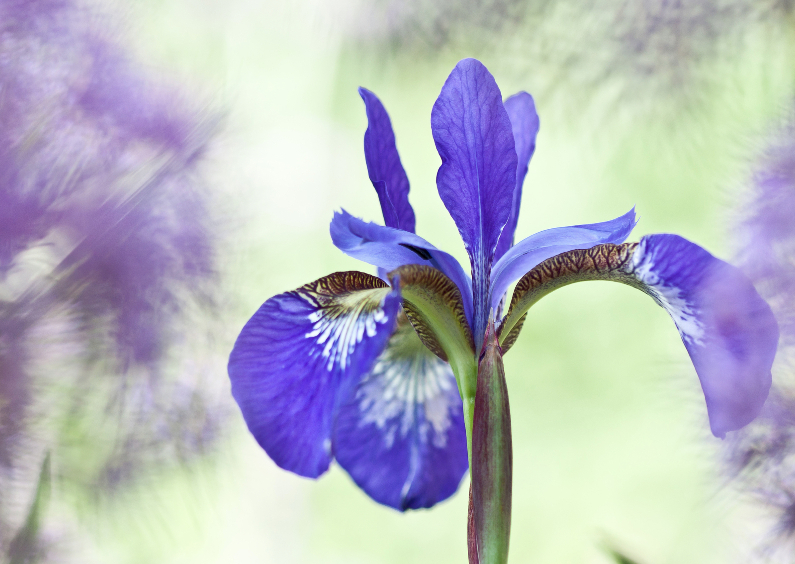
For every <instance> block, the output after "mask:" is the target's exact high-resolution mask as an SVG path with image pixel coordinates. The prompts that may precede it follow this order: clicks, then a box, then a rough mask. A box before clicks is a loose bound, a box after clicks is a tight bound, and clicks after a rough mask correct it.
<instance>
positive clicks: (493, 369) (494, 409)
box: [470, 323, 513, 564]
mask: <svg viewBox="0 0 795 564" xmlns="http://www.w3.org/2000/svg"><path fill="white" fill-rule="evenodd" d="M512 474H513V452H512V448H511V413H510V408H509V406H508V388H507V387H506V384H505V369H504V368H503V364H502V351H501V350H500V346H499V343H498V342H497V335H496V333H495V331H494V325H493V323H489V326H488V328H487V329H486V336H485V339H484V343H483V350H482V353H481V357H480V364H479V366H478V381H477V393H476V396H475V415H474V424H473V432H472V508H473V514H474V534H475V535H476V538H475V539H474V540H475V541H476V542H477V554H478V559H479V563H480V564H504V563H505V562H507V561H508V542H509V539H510V534H511V480H512ZM472 540H473V539H470V544H471V543H472Z"/></svg>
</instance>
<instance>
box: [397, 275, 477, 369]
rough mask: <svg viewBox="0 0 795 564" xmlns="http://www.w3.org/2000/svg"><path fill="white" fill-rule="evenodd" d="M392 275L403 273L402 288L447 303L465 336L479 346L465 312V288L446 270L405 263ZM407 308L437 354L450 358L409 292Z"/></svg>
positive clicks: (413, 323) (414, 325) (471, 347)
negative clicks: (458, 284)
mask: <svg viewBox="0 0 795 564" xmlns="http://www.w3.org/2000/svg"><path fill="white" fill-rule="evenodd" d="M388 276H389V279H390V280H393V279H394V278H395V277H399V280H400V288H401V290H404V289H408V288H409V287H410V288H411V290H409V291H415V292H419V293H421V294H424V297H427V298H429V299H432V300H438V302H440V303H443V304H444V305H445V306H446V307H447V309H448V311H449V313H450V315H451V316H452V317H453V318H454V320H455V321H454V322H455V323H456V324H457V326H458V327H460V329H461V331H462V333H463V338H464V339H465V340H466V342H467V343H468V344H469V347H470V349H472V351H473V352H474V350H475V346H474V341H473V339H472V331H471V330H470V328H469V322H468V321H467V319H466V314H465V313H464V302H463V300H462V298H461V292H460V291H459V289H458V286H456V285H455V282H453V281H452V280H450V278H448V277H447V276H446V275H445V274H444V273H443V272H442V271H440V270H437V269H436V268H433V267H431V266H426V265H421V264H407V265H403V266H401V267H399V268H397V269H395V270H393V271H392V272H390V273H389V274H388ZM403 309H404V311H405V312H406V317H408V319H409V321H411V325H412V326H413V327H414V330H415V331H416V332H417V335H418V336H419V338H420V340H421V341H422V343H423V344H424V345H425V346H426V347H428V349H429V350H430V351H431V352H433V353H434V354H435V355H436V356H438V357H439V358H441V359H442V360H444V361H448V360H449V359H448V358H447V354H446V353H445V352H444V349H443V347H442V344H441V342H440V340H439V337H438V336H437V334H436V332H435V331H434V329H433V327H432V324H431V323H430V321H429V320H428V319H427V316H426V315H425V314H424V313H423V312H422V311H421V310H420V309H419V308H418V307H417V305H416V304H414V303H412V302H411V300H410V299H407V298H406V296H405V295H404V297H403Z"/></svg>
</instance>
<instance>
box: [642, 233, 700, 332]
mask: <svg viewBox="0 0 795 564" xmlns="http://www.w3.org/2000/svg"><path fill="white" fill-rule="evenodd" d="M654 259H655V257H654V256H653V253H649V252H647V249H646V240H645V239H644V240H642V241H641V242H640V245H638V248H637V250H636V251H635V253H634V254H633V256H632V265H633V267H634V274H635V277H636V278H637V279H638V280H640V281H641V282H643V283H644V284H645V285H646V287H647V288H648V289H649V291H650V292H652V294H653V295H654V297H655V298H656V300H657V302H658V303H659V304H660V305H661V306H662V307H663V308H664V309H665V311H667V312H668V315H670V316H671V319H673V320H674V323H675V324H676V328H677V330H678V331H679V335H681V337H682V339H683V340H684V341H685V342H687V343H689V344H692V345H698V346H703V344H704V341H703V338H704V325H703V324H702V323H701V321H700V320H699V319H698V314H699V313H700V312H699V311H698V309H697V308H696V307H695V306H694V305H693V304H692V303H690V302H689V301H687V299H685V297H684V296H683V295H682V290H681V289H679V288H677V287H676V286H668V285H665V284H664V283H663V282H662V280H660V277H659V276H658V275H657V273H656V272H654V270H653V269H654Z"/></svg>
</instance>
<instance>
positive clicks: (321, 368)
mask: <svg viewBox="0 0 795 564" xmlns="http://www.w3.org/2000/svg"><path fill="white" fill-rule="evenodd" d="M399 306H400V295H399V293H398V292H397V291H394V290H392V289H390V288H389V287H388V286H387V284H386V283H384V282H383V281H382V280H381V279H380V278H376V277H375V276H371V275H369V274H364V273H362V272H337V273H334V274H331V275H329V276H326V277H324V278H320V279H319V280H316V281H315V282H312V283H310V284H306V285H304V286H302V287H300V288H298V289H297V290H294V291H292V292H285V293H284V294H279V295H278V296H274V297H273V298H271V299H269V300H268V301H266V302H265V303H264V304H263V305H262V307H260V309H259V310H258V311H257V312H256V313H255V314H254V316H253V317H252V318H251V319H250V320H249V321H248V323H246V325H245V327H244V328H243V330H242V331H241V333H240V335H239V336H238V338H237V341H236V342H235V346H234V349H233V350H232V354H231V355H230V357H229V367H228V369H229V378H230V379H231V381H232V395H233V396H234V398H235V400H236V401H237V403H238V405H239V406H240V409H241V411H242V412H243V417H244V419H245V420H246V424H247V425H248V428H249V430H250V431H251V433H252V434H253V435H254V437H255V438H256V439H257V442H258V443H259V444H260V446H261V447H262V448H263V449H265V452H267V453H268V455H269V456H270V457H271V458H272V459H273V461H274V462H276V464H278V465H279V466H280V467H282V468H284V469H285V470H290V471H291V472H295V473H296V474H299V475H301V476H307V477H311V478H315V477H317V476H319V475H320V474H322V473H323V472H325V471H326V469H328V466H329V463H330V462H331V458H332V456H333V448H332V444H331V436H332V430H333V426H334V417H335V415H336V410H337V408H338V406H339V405H340V403H341V402H343V401H345V400H346V399H347V398H348V397H349V395H350V393H351V392H352V391H353V389H355V387H356V386H357V385H358V384H359V382H360V381H361V379H362V378H363V377H364V376H365V375H366V374H367V373H368V372H369V371H370V369H371V368H372V366H373V363H374V362H375V360H376V358H377V357H378V355H380V354H381V351H382V350H383V349H384V347H385V346H386V344H387V341H388V339H389V337H390V335H391V334H392V330H393V328H394V325H395V319H396V317H397V313H398V309H399Z"/></svg>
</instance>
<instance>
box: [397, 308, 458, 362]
mask: <svg viewBox="0 0 795 564" xmlns="http://www.w3.org/2000/svg"><path fill="white" fill-rule="evenodd" d="M403 311H404V313H405V315H406V321H408V322H410V323H411V326H412V327H414V332H415V333H417V336H418V337H419V338H420V341H422V344H423V345H425V346H426V347H427V348H428V350H430V351H431V352H432V353H433V354H435V355H436V356H438V357H439V358H441V359H442V360H443V361H445V362H447V361H448V358H447V354H445V352H444V350H443V349H442V345H441V344H439V340H438V339H437V337H436V334H435V333H434V332H433V329H431V327H430V323H428V321H427V320H426V319H425V317H423V315H422V313H421V312H420V311H419V310H418V309H416V308H415V307H414V306H413V305H412V304H411V302H407V301H404V302H403Z"/></svg>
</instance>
